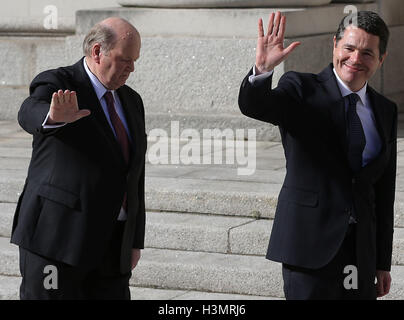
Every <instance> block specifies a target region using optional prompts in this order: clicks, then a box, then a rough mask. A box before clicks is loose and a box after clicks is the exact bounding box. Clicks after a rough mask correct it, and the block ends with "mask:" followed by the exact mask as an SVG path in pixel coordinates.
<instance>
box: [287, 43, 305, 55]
mask: <svg viewBox="0 0 404 320" xmlns="http://www.w3.org/2000/svg"><path fill="white" fill-rule="evenodd" d="M300 44H301V42H298V41H297V42H293V43H291V44H290V45H289V46H288V47H287V48H286V49H285V50H284V53H285V55H286V56H287V55H289V54H290V53H291V52H292V51H293V50H295V49H296V48H297V47H298V46H300Z"/></svg>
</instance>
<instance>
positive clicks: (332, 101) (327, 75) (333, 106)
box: [318, 64, 348, 165]
mask: <svg viewBox="0 0 404 320" xmlns="http://www.w3.org/2000/svg"><path fill="white" fill-rule="evenodd" d="M318 80H319V81H320V83H321V85H322V86H323V89H324V91H325V92H324V91H323V92H324V101H326V103H327V106H326V107H328V108H329V111H330V114H331V121H332V124H333V128H331V130H333V131H334V132H333V133H335V138H336V140H337V141H339V145H340V147H341V154H342V158H343V159H344V160H346V163H347V165H348V159H347V157H346V155H347V151H348V145H347V127H346V112H345V101H344V99H343V97H342V94H341V91H340V90H339V87H338V83H337V79H336V78H335V75H334V72H333V65H332V64H330V65H329V66H328V67H327V68H325V69H324V70H323V71H322V72H321V73H319V74H318Z"/></svg>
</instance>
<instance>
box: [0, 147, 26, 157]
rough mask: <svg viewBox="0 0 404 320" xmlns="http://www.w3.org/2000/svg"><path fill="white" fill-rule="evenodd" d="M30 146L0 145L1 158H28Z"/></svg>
mask: <svg viewBox="0 0 404 320" xmlns="http://www.w3.org/2000/svg"><path fill="white" fill-rule="evenodd" d="M31 153H32V149H31V148H10V147H0V157H2V158H24V159H25V158H28V160H29V159H31Z"/></svg>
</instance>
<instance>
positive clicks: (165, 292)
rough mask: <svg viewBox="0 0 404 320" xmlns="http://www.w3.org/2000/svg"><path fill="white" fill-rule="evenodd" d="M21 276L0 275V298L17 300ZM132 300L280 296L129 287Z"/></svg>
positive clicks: (232, 298)
mask: <svg viewBox="0 0 404 320" xmlns="http://www.w3.org/2000/svg"><path fill="white" fill-rule="evenodd" d="M20 284H21V277H19V276H2V275H0V300H19V299H20V298H19V290H20ZM129 290H130V293H131V299H132V300H278V299H280V298H274V297H263V296H251V295H241V294H228V293H218V292H202V291H194V290H173V289H156V288H147V287H135V286H130V287H129Z"/></svg>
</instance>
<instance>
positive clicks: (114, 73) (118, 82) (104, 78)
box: [97, 37, 140, 90]
mask: <svg viewBox="0 0 404 320" xmlns="http://www.w3.org/2000/svg"><path fill="white" fill-rule="evenodd" d="M139 54H140V41H136V40H135V38H134V37H130V38H128V39H123V40H119V41H118V42H117V43H116V44H115V46H114V48H113V49H111V50H110V51H109V52H108V53H107V54H105V53H101V55H100V61H99V67H98V72H97V73H98V75H97V77H98V79H99V80H100V81H101V83H102V84H103V85H104V86H105V87H106V88H107V89H109V90H116V89H118V88H119V87H121V86H123V85H124V84H125V82H126V80H127V79H128V77H129V75H130V73H131V72H133V71H134V70H135V66H134V63H135V61H136V60H137V59H138V58H139Z"/></svg>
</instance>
